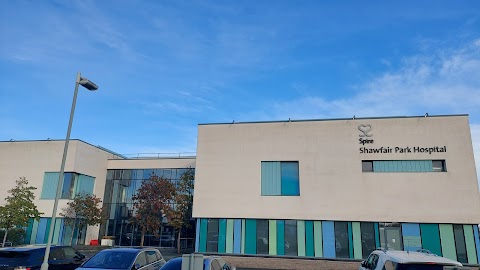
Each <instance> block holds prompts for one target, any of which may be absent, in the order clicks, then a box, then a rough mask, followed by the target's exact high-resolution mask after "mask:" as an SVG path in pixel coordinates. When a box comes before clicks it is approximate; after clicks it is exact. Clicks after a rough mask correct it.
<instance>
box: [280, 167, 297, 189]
mask: <svg viewBox="0 0 480 270" xmlns="http://www.w3.org/2000/svg"><path fill="white" fill-rule="evenodd" d="M281 171H282V195H286V196H288V195H290V196H298V195H300V186H299V183H298V177H299V176H298V162H282V163H281Z"/></svg>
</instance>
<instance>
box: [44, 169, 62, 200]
mask: <svg viewBox="0 0 480 270" xmlns="http://www.w3.org/2000/svg"><path fill="white" fill-rule="evenodd" d="M59 176H60V173H58V172H47V173H45V175H44V178H43V186H42V193H41V195H40V199H55V195H56V194H57V186H58V178H59Z"/></svg>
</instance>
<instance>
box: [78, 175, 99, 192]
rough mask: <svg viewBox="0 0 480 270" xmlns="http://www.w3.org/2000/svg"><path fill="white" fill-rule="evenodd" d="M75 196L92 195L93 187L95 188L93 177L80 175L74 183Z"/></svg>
mask: <svg viewBox="0 0 480 270" xmlns="http://www.w3.org/2000/svg"><path fill="white" fill-rule="evenodd" d="M74 184H75V186H74V190H75V194H74V195H73V196H75V195H77V194H93V187H94V186H95V177H91V176H87V175H83V174H80V175H79V176H78V178H77V181H76V183H74Z"/></svg>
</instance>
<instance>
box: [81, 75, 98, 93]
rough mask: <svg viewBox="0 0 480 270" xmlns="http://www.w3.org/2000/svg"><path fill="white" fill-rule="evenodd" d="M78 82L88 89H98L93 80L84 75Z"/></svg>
mask: <svg viewBox="0 0 480 270" xmlns="http://www.w3.org/2000/svg"><path fill="white" fill-rule="evenodd" d="M78 83H79V84H80V85H81V86H83V87H85V88H87V89H88V90H90V91H95V90H97V89H98V86H97V85H96V84H95V83H94V82H92V81H90V80H89V79H87V78H84V77H81V78H80V81H79V82H78Z"/></svg>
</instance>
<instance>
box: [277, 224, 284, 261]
mask: <svg viewBox="0 0 480 270" xmlns="http://www.w3.org/2000/svg"><path fill="white" fill-rule="evenodd" d="M277 255H285V220H277Z"/></svg>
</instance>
